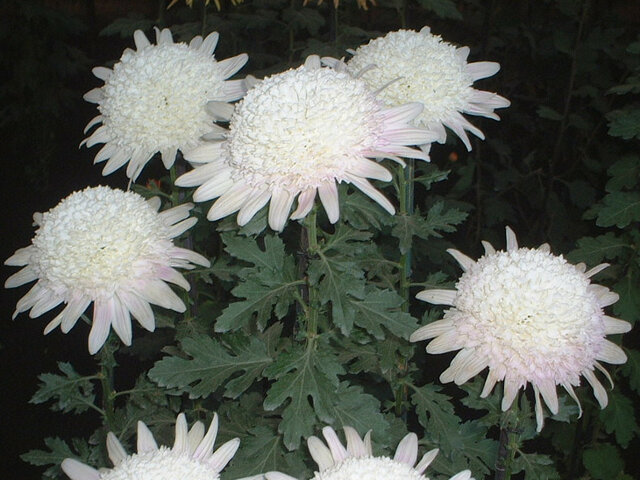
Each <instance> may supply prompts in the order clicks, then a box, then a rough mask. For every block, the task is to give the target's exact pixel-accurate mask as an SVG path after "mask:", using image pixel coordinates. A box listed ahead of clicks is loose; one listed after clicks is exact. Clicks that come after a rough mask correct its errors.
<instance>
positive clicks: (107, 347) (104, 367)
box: [98, 334, 117, 431]
mask: <svg viewBox="0 0 640 480" xmlns="http://www.w3.org/2000/svg"><path fill="white" fill-rule="evenodd" d="M112 335H113V334H111V335H110V336H109V337H110V338H108V339H107V341H106V342H105V344H104V346H103V347H102V349H101V350H100V353H99V354H98V363H99V365H100V373H98V378H99V379H100V385H101V387H102V410H101V412H102V416H103V419H104V423H105V425H106V427H107V429H108V430H109V431H113V430H114V428H115V414H116V409H115V398H116V392H115V390H114V386H113V370H114V368H115V367H116V365H117V362H116V359H115V356H114V353H115V351H116V348H117V347H116V346H115V345H114V342H113V341H111V340H112V339H113V338H112Z"/></svg>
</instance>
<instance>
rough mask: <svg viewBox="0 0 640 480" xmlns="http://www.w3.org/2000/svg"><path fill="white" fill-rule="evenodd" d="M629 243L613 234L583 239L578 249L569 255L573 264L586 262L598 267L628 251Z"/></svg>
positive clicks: (579, 241) (608, 233)
mask: <svg viewBox="0 0 640 480" xmlns="http://www.w3.org/2000/svg"><path fill="white" fill-rule="evenodd" d="M628 248H629V245H628V244H627V242H625V241H624V240H622V239H621V238H619V237H617V236H616V235H615V234H614V233H613V232H607V233H605V234H604V235H600V236H598V237H582V238H581V239H580V240H578V248H576V249H575V250H573V251H572V252H570V253H569V254H568V255H567V258H568V259H569V260H570V261H571V262H575V263H578V262H585V263H586V264H588V265H597V264H599V263H602V262H603V261H604V260H613V259H615V258H617V257H619V256H620V255H622V254H623V253H624V251H625V249H628Z"/></svg>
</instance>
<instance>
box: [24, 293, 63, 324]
mask: <svg viewBox="0 0 640 480" xmlns="http://www.w3.org/2000/svg"><path fill="white" fill-rule="evenodd" d="M62 301H63V298H62V297H59V296H58V295H55V294H54V293H53V292H51V294H50V295H48V296H44V297H42V298H40V299H39V300H38V301H37V302H36V303H35V304H34V305H33V307H31V311H30V312H29V318H37V317H39V316H40V315H42V314H43V313H45V312H48V311H49V310H51V309H52V308H55V307H57V306H58V305H60V304H61V303H62Z"/></svg>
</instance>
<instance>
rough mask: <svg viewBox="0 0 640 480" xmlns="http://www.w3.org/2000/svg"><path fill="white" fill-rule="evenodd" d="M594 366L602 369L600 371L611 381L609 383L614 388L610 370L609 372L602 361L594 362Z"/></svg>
mask: <svg viewBox="0 0 640 480" xmlns="http://www.w3.org/2000/svg"><path fill="white" fill-rule="evenodd" d="M593 366H594V367H596V368H597V369H598V370H600V372H601V373H602V374H603V375H604V376H605V377H606V379H607V380H608V381H609V385H610V386H611V388H613V379H612V378H611V375H609V372H607V369H606V368H604V367H603V366H602V365H601V364H600V362H593Z"/></svg>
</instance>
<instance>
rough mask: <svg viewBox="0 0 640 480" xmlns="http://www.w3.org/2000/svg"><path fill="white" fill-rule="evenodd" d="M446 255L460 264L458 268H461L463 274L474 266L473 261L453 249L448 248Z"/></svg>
mask: <svg viewBox="0 0 640 480" xmlns="http://www.w3.org/2000/svg"><path fill="white" fill-rule="evenodd" d="M447 253H448V254H449V255H451V256H452V257H453V258H455V259H456V261H457V262H458V263H459V264H460V267H461V268H462V270H463V271H465V272H467V271H469V270H470V269H471V267H473V266H474V265H475V264H476V262H475V260H473V259H472V258H470V257H467V256H466V255H465V254H464V253H462V252H460V251H458V250H456V249H454V248H448V249H447Z"/></svg>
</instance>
